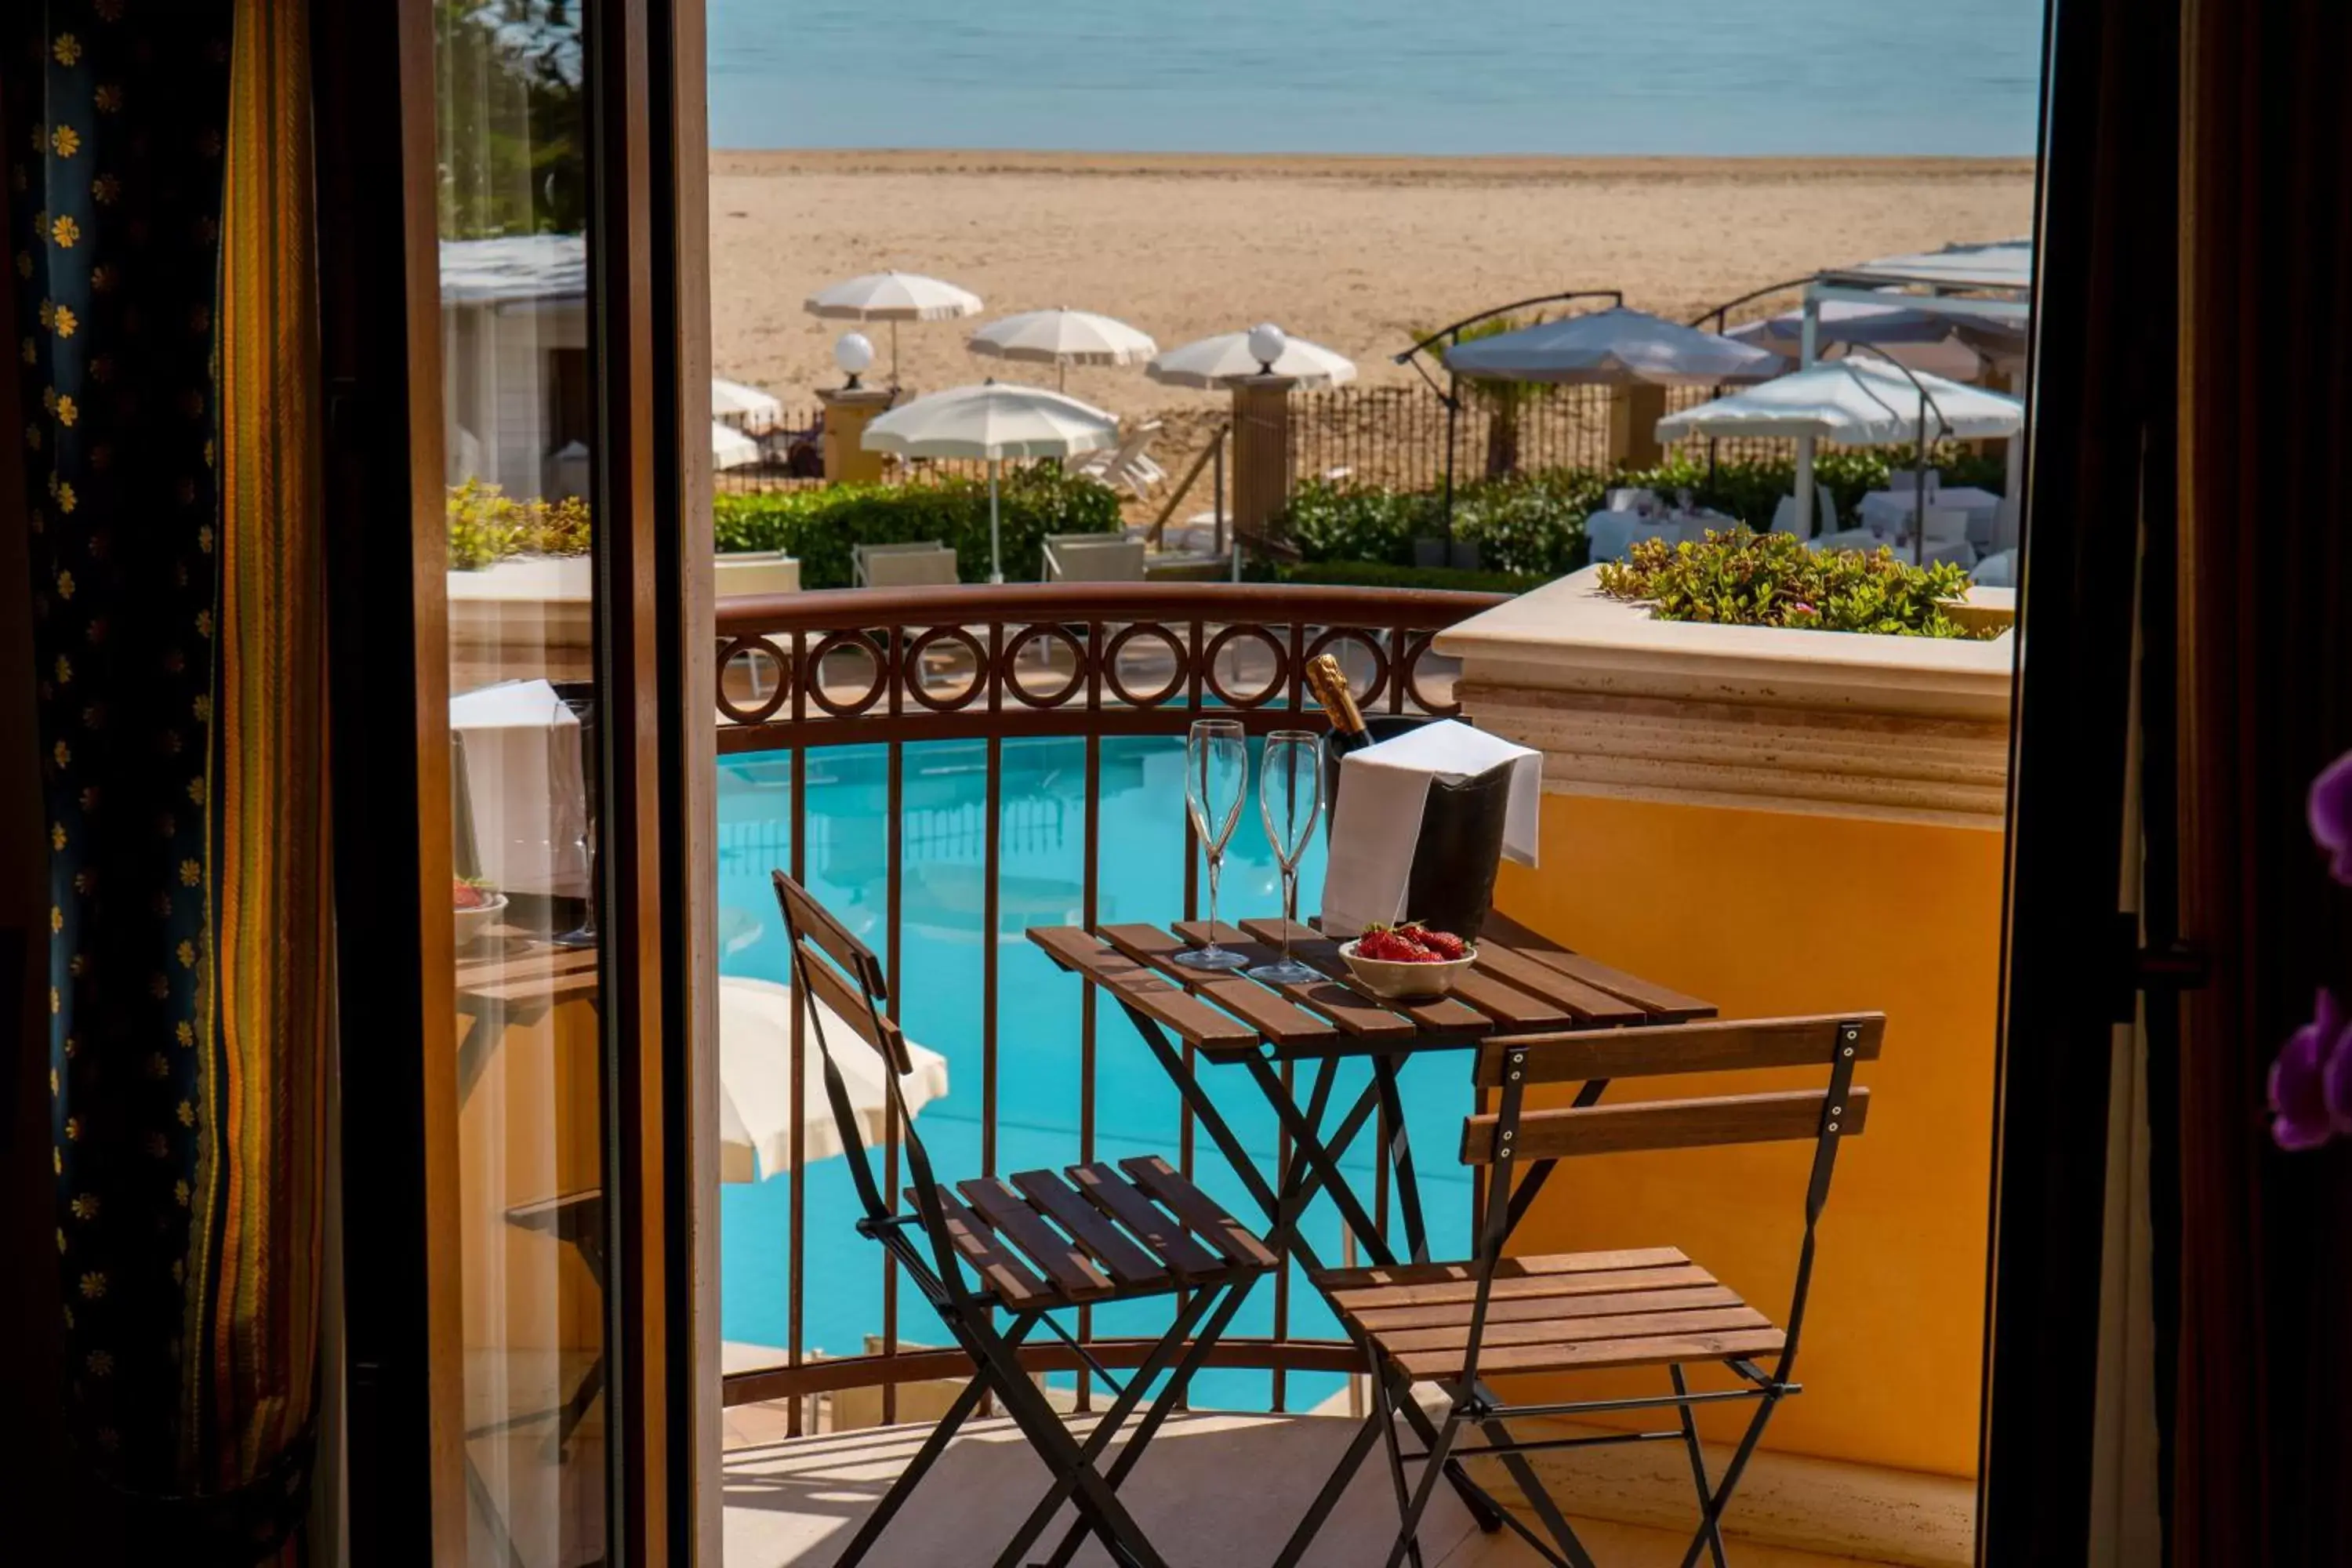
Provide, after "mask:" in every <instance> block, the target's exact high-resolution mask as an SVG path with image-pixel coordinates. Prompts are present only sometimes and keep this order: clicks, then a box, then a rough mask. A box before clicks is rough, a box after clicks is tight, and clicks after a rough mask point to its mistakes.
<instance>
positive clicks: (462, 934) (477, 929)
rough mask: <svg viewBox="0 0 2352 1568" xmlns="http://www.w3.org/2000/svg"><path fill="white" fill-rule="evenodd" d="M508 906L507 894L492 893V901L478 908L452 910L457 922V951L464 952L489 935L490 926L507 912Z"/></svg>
mask: <svg viewBox="0 0 2352 1568" xmlns="http://www.w3.org/2000/svg"><path fill="white" fill-rule="evenodd" d="M506 908H507V896H506V895H505V894H504V893H492V894H491V895H490V901H489V902H488V903H487V904H483V905H481V906H480V907H478V908H477V909H470V910H453V911H451V912H452V914H453V915H454V917H455V918H456V920H457V951H458V952H465V951H466V950H467V948H469V947H471V946H473V945H474V944H475V943H476V942H479V941H481V940H482V938H483V937H485V936H487V935H488V934H489V931H490V928H491V927H492V926H494V925H496V924H498V923H499V917H500V916H501V915H503V914H505V913H506Z"/></svg>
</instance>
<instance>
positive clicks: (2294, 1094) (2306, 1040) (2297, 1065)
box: [2271, 991, 2352, 1149]
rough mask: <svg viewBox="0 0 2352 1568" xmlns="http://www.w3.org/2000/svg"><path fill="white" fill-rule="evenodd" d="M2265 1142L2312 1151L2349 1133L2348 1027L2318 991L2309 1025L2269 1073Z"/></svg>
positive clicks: (2351, 1053)
mask: <svg viewBox="0 0 2352 1568" xmlns="http://www.w3.org/2000/svg"><path fill="white" fill-rule="evenodd" d="M2271 1111H2272V1121H2271V1137H2272V1138H2273V1139H2274V1140H2276V1142H2277V1143H2278V1146H2279V1147H2280V1148H2282V1149H2316V1148H2318V1147H2319V1146H2320V1145H2321V1144H2323V1143H2325V1142H2327V1141H2328V1140H2329V1139H2330V1138H2332V1137H2335V1136H2336V1135H2337V1134H2339V1133H2352V1024H2347V1022H2346V1020H2345V1017H2344V1011H2343V1009H2342V1008H2340V1007H2338V1006H2337V1005H2336V997H2335V996H2334V994H2331V993H2329V992H2326V991H2322V992H2321V993H2320V994H2319V1001H2318V1004H2317V1005H2316V1006H2315V1008H2314V1010H2313V1015H2312V1020H2311V1022H2310V1023H2308V1024H2305V1026H2303V1027H2302V1028H2300V1029H2297V1030H2296V1031H2295V1032H2294V1034H2293V1035H2292V1036H2291V1037H2288V1039H2287V1042H2286V1048H2285V1049H2284V1050H2283V1051H2281V1052H2279V1057H2278V1060H2277V1061H2276V1062H2275V1063H2273V1064H2272V1067H2271Z"/></svg>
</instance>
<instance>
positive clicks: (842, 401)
mask: <svg viewBox="0 0 2352 1568" xmlns="http://www.w3.org/2000/svg"><path fill="white" fill-rule="evenodd" d="M893 396H895V394H893V393H891V392H890V391H889V390H887V388H877V387H867V386H861V387H857V388H856V389H854V390H853V389H851V388H849V387H832V388H820V389H819V390H818V392H817V401H818V402H820V403H822V404H824V477H825V478H826V479H830V480H832V481H833V482H834V483H835V484H837V485H878V484H880V483H881V482H882V454H881V453H879V452H869V451H867V450H866V448H865V447H862V446H860V445H859V444H858V443H859V442H860V440H861V439H862V438H863V437H865V435H866V426H868V425H871V424H872V423H874V418H875V416H877V415H878V414H880V413H881V412H882V411H883V410H884V409H887V408H888V407H889V406H890V400H891V398H892V397H893Z"/></svg>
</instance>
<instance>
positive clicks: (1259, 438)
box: [1233, 375, 1298, 538]
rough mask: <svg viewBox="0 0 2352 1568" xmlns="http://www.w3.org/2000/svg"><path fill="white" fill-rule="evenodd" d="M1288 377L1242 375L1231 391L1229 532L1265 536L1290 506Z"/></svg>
mask: <svg viewBox="0 0 2352 1568" xmlns="http://www.w3.org/2000/svg"><path fill="white" fill-rule="evenodd" d="M1297 384H1298V383H1297V378H1296V377H1293V376H1287V375H1252V376H1245V377H1244V378H1242V379H1241V380H1239V381H1236V382H1234V384H1233V386H1234V531H1235V532H1236V533H1237V534H1243V535H1255V536H1256V537H1258V538H1264V537H1265V534H1266V531H1267V529H1268V528H1269V526H1270V525H1271V524H1272V523H1273V521H1274V520H1275V519H1276V518H1277V517H1280V516H1281V515H1282V513H1283V512H1284V511H1285V510H1286V509H1287V508H1288V507H1289V505H1290V478H1291V476H1290V389H1291V388H1292V387H1294V386H1296V385H1297Z"/></svg>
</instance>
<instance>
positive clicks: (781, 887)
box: [770, 871, 915, 1077]
mask: <svg viewBox="0 0 2352 1568" xmlns="http://www.w3.org/2000/svg"><path fill="white" fill-rule="evenodd" d="M770 875H771V877H772V879H773V880H774V882H775V885H776V904H777V907H778V908H779V909H781V910H782V911H783V916H784V932H785V935H786V937H787V938H788V939H789V940H790V942H792V949H793V952H792V959H793V979H794V982H795V984H794V985H793V989H794V990H795V991H797V992H799V993H800V994H801V996H802V997H803V1000H804V1002H805V1003H806V1005H807V1007H808V1017H809V1022H810V1024H811V1026H813V1027H815V1028H817V1029H818V1031H819V1032H820V1033H822V1029H823V1026H822V1024H821V1023H820V1022H819V1019H820V1015H819V1014H818V1012H817V1007H816V1005H817V1004H818V1003H819V1002H823V1003H824V1005H826V1006H827V1007H830V1008H831V1009H833V1011H834V1013H835V1015H837V1016H839V1017H840V1018H841V1020H842V1022H844V1023H845V1024H847V1025H848V1026H849V1027H850V1028H851V1030H852V1031H854V1032H855V1033H856V1036H857V1037H858V1038H859V1039H861V1040H864V1041H865V1042H866V1044H867V1045H868V1046H870V1047H873V1048H874V1050H875V1051H876V1052H877V1054H878V1055H879V1056H880V1057H881V1058H882V1059H883V1061H884V1062H885V1063H887V1065H888V1066H889V1068H890V1069H891V1071H892V1072H894V1073H896V1074H898V1075H899V1076H901V1077H903V1076H905V1075H906V1074H908V1073H910V1072H912V1071H914V1070H915V1064H914V1060H913V1058H912V1056H911V1054H910V1053H909V1052H908V1049H907V1038H906V1037H905V1036H904V1035H902V1034H900V1033H899V1032H898V1024H897V1023H896V1022H895V1021H893V1020H892V1018H891V1017H890V1016H889V1014H888V1013H887V1012H886V1011H885V1010H884V1008H885V1005H886V1004H887V1002H888V1000H889V996H890V992H889V987H888V985H887V983H886V982H885V981H884V979H883V977H882V962H881V960H879V959H877V958H876V957H875V956H874V950H873V949H871V948H869V947H867V946H866V944H865V943H864V942H860V941H858V940H857V938H856V935H854V934H853V933H852V932H851V931H850V929H849V928H848V927H847V926H845V925H843V924H842V923H841V922H840V921H837V920H835V919H834V917H833V912H832V911H831V910H827V909H826V908H825V907H824V905H823V904H820V903H818V902H817V901H816V900H814V899H813V898H811V897H810V896H809V892H808V889H805V888H803V887H802V886H801V885H800V884H799V883H798V882H795V881H793V879H791V878H790V877H787V876H785V875H784V874H783V873H782V871H775V872H772V873H770ZM824 1044H825V1046H826V1048H828V1049H829V1048H830V1047H831V1042H830V1041H826V1042H824Z"/></svg>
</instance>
